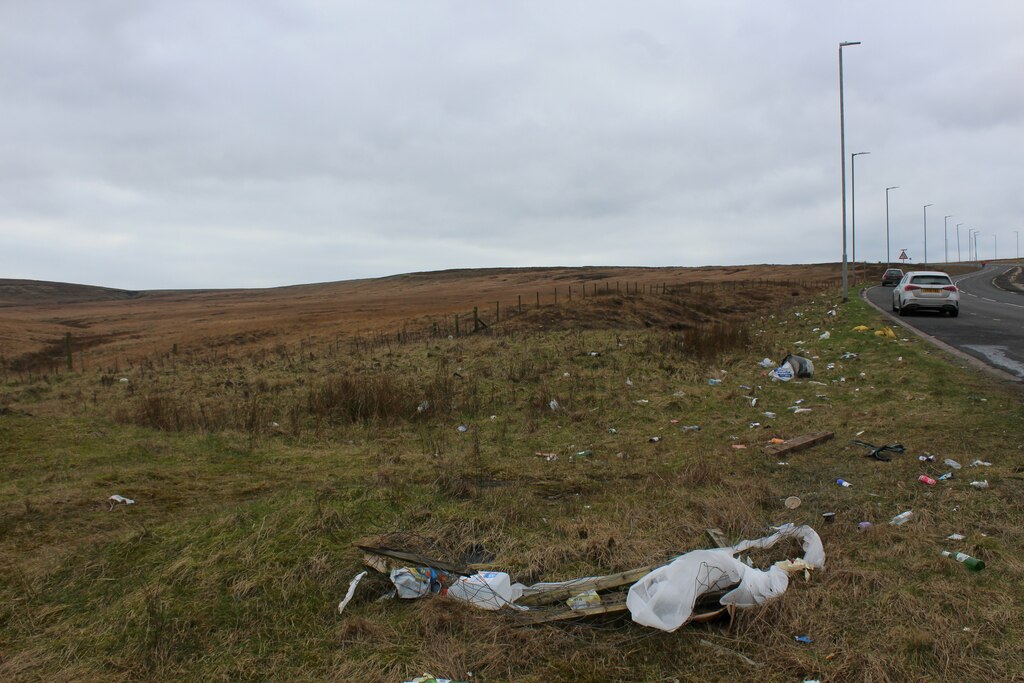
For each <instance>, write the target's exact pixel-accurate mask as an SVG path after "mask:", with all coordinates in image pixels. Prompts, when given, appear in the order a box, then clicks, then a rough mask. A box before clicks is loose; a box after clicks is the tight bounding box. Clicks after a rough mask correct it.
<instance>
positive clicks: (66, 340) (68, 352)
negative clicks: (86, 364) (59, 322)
mask: <svg viewBox="0 0 1024 683" xmlns="http://www.w3.org/2000/svg"><path fill="white" fill-rule="evenodd" d="M64 355H65V356H66V357H67V362H68V371H71V370H73V369H74V367H73V363H72V361H71V333H70V332H67V333H66V334H65V335H64Z"/></svg>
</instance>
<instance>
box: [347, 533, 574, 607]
mask: <svg viewBox="0 0 1024 683" xmlns="http://www.w3.org/2000/svg"><path fill="white" fill-rule="evenodd" d="M356 547H357V548H359V549H360V550H362V551H364V552H367V553H373V554H374V555H380V556H382V557H388V558H391V559H393V560H400V561H402V562H406V563H408V564H410V565H411V566H414V567H430V568H431V569H440V570H441V571H443V572H448V573H449V574H459V575H461V576H471V575H473V574H476V572H475V571H473V570H472V569H470V568H469V567H463V566H462V565H458V564H452V563H451V562H445V561H444V560H435V559H434V558H432V557H427V556H426V555H420V554H418V553H409V552H406V551H404V550H397V549H395V548H385V547H380V548H376V547H374V546H372V545H357V546H356ZM573 595H575V593H573Z"/></svg>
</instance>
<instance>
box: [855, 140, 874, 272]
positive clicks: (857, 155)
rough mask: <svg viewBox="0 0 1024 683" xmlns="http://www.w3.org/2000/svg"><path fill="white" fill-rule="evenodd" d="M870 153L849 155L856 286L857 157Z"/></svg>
mask: <svg viewBox="0 0 1024 683" xmlns="http://www.w3.org/2000/svg"><path fill="white" fill-rule="evenodd" d="M864 154H871V152H854V153H853V154H851V155H850V233H851V234H850V242H851V243H852V244H853V284H857V157H859V156H862V155H864Z"/></svg>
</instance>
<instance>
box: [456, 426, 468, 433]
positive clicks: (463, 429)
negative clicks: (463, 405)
mask: <svg viewBox="0 0 1024 683" xmlns="http://www.w3.org/2000/svg"><path fill="white" fill-rule="evenodd" d="M457 429H458V430H459V431H460V432H468V431H469V427H467V426H466V425H459V426H458V427H457Z"/></svg>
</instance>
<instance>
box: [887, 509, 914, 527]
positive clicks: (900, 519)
mask: <svg viewBox="0 0 1024 683" xmlns="http://www.w3.org/2000/svg"><path fill="white" fill-rule="evenodd" d="M913 516H914V511H913V510H907V511H906V512H901V513H900V514H898V515H896V516H895V517H893V518H892V519H891V520H890V521H889V524H892V525H893V526H900V525H901V524H906V523H907V522H909V521H910V518H911V517H913Z"/></svg>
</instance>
